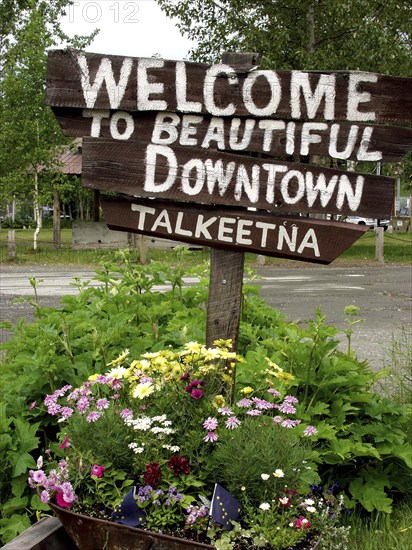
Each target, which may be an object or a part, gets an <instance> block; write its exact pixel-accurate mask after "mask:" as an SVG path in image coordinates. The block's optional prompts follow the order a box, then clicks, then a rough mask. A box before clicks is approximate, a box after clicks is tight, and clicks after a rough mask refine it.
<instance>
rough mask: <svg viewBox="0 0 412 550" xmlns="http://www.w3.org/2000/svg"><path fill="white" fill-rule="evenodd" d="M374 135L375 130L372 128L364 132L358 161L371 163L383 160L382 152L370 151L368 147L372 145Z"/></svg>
mask: <svg viewBox="0 0 412 550" xmlns="http://www.w3.org/2000/svg"><path fill="white" fill-rule="evenodd" d="M372 134H373V128H372V127H371V126H367V127H366V128H365V129H364V130H363V134H362V139H361V144H360V147H359V150H358V155H357V157H358V160H369V161H375V162H376V161H378V160H382V152H381V151H368V147H369V145H370V142H371V139H372Z"/></svg>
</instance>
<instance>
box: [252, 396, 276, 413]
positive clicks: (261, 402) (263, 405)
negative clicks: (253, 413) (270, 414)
mask: <svg viewBox="0 0 412 550" xmlns="http://www.w3.org/2000/svg"><path fill="white" fill-rule="evenodd" d="M252 401H253V403H254V404H255V407H257V408H258V409H263V410H268V409H273V408H274V406H273V403H269V401H266V399H259V398H258V397H252Z"/></svg>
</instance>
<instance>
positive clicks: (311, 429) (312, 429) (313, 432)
mask: <svg viewBox="0 0 412 550" xmlns="http://www.w3.org/2000/svg"><path fill="white" fill-rule="evenodd" d="M317 433H318V430H317V429H316V428H315V426H308V427H307V428H306V430H305V431H304V432H303V435H306V436H307V437H310V436H311V435H316V434H317Z"/></svg>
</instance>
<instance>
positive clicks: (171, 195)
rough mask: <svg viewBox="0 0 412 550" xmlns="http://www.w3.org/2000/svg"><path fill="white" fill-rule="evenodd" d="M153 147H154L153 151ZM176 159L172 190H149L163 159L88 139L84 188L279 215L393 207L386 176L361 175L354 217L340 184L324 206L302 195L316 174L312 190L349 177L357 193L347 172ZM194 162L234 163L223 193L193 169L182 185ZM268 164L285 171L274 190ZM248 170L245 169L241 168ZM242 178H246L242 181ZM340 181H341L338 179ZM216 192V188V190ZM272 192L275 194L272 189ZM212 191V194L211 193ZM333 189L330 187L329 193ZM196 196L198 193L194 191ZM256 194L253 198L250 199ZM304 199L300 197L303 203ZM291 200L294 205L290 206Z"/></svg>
mask: <svg viewBox="0 0 412 550" xmlns="http://www.w3.org/2000/svg"><path fill="white" fill-rule="evenodd" d="M150 147H152V146H150ZM170 150H171V151H173V155H175V158H176V166H177V168H176V177H175V180H174V183H173V184H172V185H171V186H170V188H168V189H165V190H162V188H161V187H159V186H156V189H155V190H153V189H154V187H153V186H149V185H147V181H148V176H147V173H148V171H149V169H154V170H155V172H154V179H155V183H156V184H157V183H158V184H159V185H160V184H161V183H163V182H165V181H166V179H167V177H168V174H169V165H168V163H167V162H166V161H165V157H164V156H160V155H159V156H157V157H156V161H155V164H153V162H154V161H153V159H148V157H147V150H146V149H144V148H141V147H140V146H138V145H137V144H135V143H133V142H129V141H126V142H121V141H116V140H113V139H106V138H86V139H85V140H84V143H83V175H82V184H83V185H84V186H85V187H90V188H93V189H102V190H106V191H115V192H117V193H122V194H126V195H131V196H139V197H156V198H159V199H168V200H174V201H179V202H182V201H183V202H195V203H201V204H209V205H211V204H215V205H236V206H243V207H253V208H258V209H261V210H269V211H271V212H275V213H278V214H279V213H287V212H289V213H290V212H293V213H308V212H310V213H321V214H322V213H329V214H347V215H355V214H356V215H360V216H370V217H375V218H382V219H383V218H385V217H387V216H389V215H390V213H391V206H392V202H393V190H394V180H393V178H387V177H383V176H374V175H371V174H363V177H364V184H363V192H362V198H361V201H360V204H359V205H358V207H357V209H356V212H355V211H354V210H352V209H351V208H350V207H349V204H348V201H347V200H346V199H345V200H344V201H343V203H342V205H341V206H340V203H339V199H338V194H339V189H340V184H336V185H335V186H334V187H333V191H332V190H331V192H330V197H329V198H327V197H326V196H325V198H324V201H323V203H322V199H321V197H320V195H319V194H318V195H317V198H316V199H315V200H313V203H312V200H310V199H308V193H307V192H306V191H305V192H304V193H303V195H302V196H301V197H300V195H301V194H302V185H303V184H302V178H305V181H306V179H307V178H309V177H310V175H312V176H311V177H312V180H313V185H316V182H317V180H318V178H319V176H320V174H323V177H324V178H326V181H327V182H329V181H330V180H331V178H332V177H334V176H338V177H339V178H342V177H345V178H348V181H350V184H351V186H352V188H353V189H355V188H356V182H357V177H358V176H359V174H356V173H355V172H344V171H339V170H332V169H329V168H322V167H319V166H312V165H309V164H302V163H292V162H286V161H279V162H276V161H275V162H273V161H268V159H259V158H253V157H247V156H244V155H243V156H242V155H235V154H232V153H224V152H220V151H215V150H214V151H211V150H208V151H205V150H192V149H188V148H185V147H175V146H174V147H173V148H172V149H170ZM192 159H198V160H199V161H200V164H202V163H203V164H202V165H204V163H205V162H206V161H207V160H208V159H209V161H210V162H211V163H212V164H213V165H215V163H216V162H218V161H219V162H222V163H223V167H224V169H225V171H226V170H227V169H228V167H229V165H230V163H234V168H233V175H232V176H231V177H230V178H227V181H228V183H227V185H226V184H225V185H224V186H223V187H221V188H219V185H218V184H217V183H216V182H215V183H214V184H213V185H212V184H210V185H208V183H207V174H204V183H203V185H201V186H200V185H199V184H198V183H197V181H198V180H197V177H198V172H197V171H196V170H195V169H193V170H191V171H190V172H189V173H188V177H187V178H186V181H185V182H184V181H183V174H184V172H183V170H184V167H185V166H186V163H187V162H189V161H191V160H192ZM264 165H270V166H272V167H273V166H275V167H279V166H280V167H283V168H281V171H278V172H277V173H276V175H275V177H274V180H273V185H272V184H268V174H269V172H268V169H267V168H264ZM240 167H244V168H240ZM239 170H241V172H242V174H243V176H244V174H245V173H246V174H247V177H248V178H249V184H244V185H243V184H242V185H240V184H239V178H240V176H241V175H242V174H240V175H239ZM254 170H255V171H257V170H259V174H260V175H259V183H258V185H257V186H256V187H258V189H257V190H256V189H255V188H254V190H252V191H251V192H249V193H248V192H247V191H246V187H250V185H252V184H251V183H250V182H251V181H252V177H253V173H254ZM293 172H294V173H298V174H302V176H299V177H300V180H299V179H298V177H295V178H291V179H290V180H289V182H288V184H287V189H286V191H284V192H282V191H281V189H282V188H283V187H282V186H283V181H284V180H283V178H284V176H285V174H288V173H289V174H292V173H293ZM243 176H242V177H243ZM339 181H340V179H339ZM212 187H213V189H212ZM269 187H271V189H269ZM210 189H212V191H210ZM331 189H332V188H331ZM194 191H196V192H194ZM252 195H253V196H252ZM299 197H300V198H299ZM291 201H292V202H291Z"/></svg>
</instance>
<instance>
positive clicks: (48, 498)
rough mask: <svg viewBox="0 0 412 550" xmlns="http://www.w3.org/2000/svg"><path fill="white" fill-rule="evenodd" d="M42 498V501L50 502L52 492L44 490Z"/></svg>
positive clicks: (41, 494)
mask: <svg viewBox="0 0 412 550" xmlns="http://www.w3.org/2000/svg"><path fill="white" fill-rule="evenodd" d="M40 500H41V501H42V502H49V501H50V493H49V492H48V491H42V492H41V493H40Z"/></svg>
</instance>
